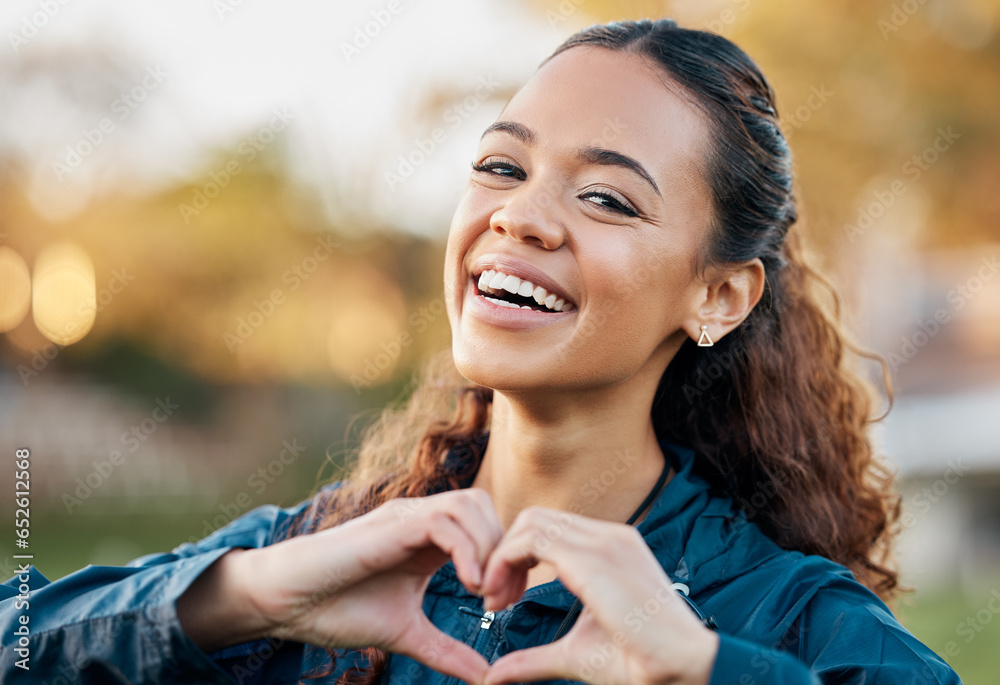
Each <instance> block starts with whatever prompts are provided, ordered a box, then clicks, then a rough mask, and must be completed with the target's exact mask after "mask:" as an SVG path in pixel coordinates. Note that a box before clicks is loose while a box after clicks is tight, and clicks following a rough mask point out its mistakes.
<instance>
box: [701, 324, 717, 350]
mask: <svg viewBox="0 0 1000 685" xmlns="http://www.w3.org/2000/svg"><path fill="white" fill-rule="evenodd" d="M714 344H715V343H714V342H712V339H711V338H710V337H709V335H708V326H702V327H701V337H700V338H698V347H711V346H712V345H714Z"/></svg>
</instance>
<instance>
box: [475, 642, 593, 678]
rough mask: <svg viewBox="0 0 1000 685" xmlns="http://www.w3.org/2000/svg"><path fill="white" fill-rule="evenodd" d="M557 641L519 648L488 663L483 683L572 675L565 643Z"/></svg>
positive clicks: (573, 674)
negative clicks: (488, 666)
mask: <svg viewBox="0 0 1000 685" xmlns="http://www.w3.org/2000/svg"><path fill="white" fill-rule="evenodd" d="M561 642H563V641H562V640H557V641H556V642H553V643H552V644H548V645H542V646H541V647H530V648H528V649H519V650H517V651H516V652H511V653H510V654H506V655H504V656H502V657H500V658H499V659H497V660H496V661H494V662H493V665H492V666H490V670H489V672H488V673H487V674H486V681H485V685H500V684H501V683H530V682H532V681H535V680H556V679H559V678H573V677H575V675H576V674H575V673H573V672H572V670H571V669H570V664H569V657H568V656H567V654H566V649H565V646H564V645H562V644H560V643H561Z"/></svg>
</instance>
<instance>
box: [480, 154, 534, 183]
mask: <svg viewBox="0 0 1000 685" xmlns="http://www.w3.org/2000/svg"><path fill="white" fill-rule="evenodd" d="M472 170H473V171H478V172H480V173H484V174H493V175H494V176H505V177H508V178H514V179H517V180H518V181H523V180H524V179H525V178H527V174H525V173H524V170H523V169H521V167H519V166H517V165H516V164H514V163H513V162H511V161H510V160H507V159H504V158H503V157H487V158H486V159H484V160H483V161H482V162H479V163H476V162H473V163H472Z"/></svg>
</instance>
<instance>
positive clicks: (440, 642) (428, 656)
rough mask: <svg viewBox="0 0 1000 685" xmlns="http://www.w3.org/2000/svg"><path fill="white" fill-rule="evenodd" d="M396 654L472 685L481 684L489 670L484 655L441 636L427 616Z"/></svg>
mask: <svg viewBox="0 0 1000 685" xmlns="http://www.w3.org/2000/svg"><path fill="white" fill-rule="evenodd" d="M393 651H397V652H399V653H400V654H403V655H405V656H408V657H410V658H412V659H415V660H417V661H419V662H420V663H422V664H424V665H425V666H428V667H430V668H433V669H434V670H435V671H438V672H440V673H444V674H445V675H449V676H452V677H454V678H458V679H459V680H462V681H464V682H468V683H481V682H482V681H483V678H484V677H485V675H486V672H487V670H488V669H489V663H488V662H487V661H486V659H485V658H484V657H483V655H482V654H480V653H479V652H477V651H476V650H474V649H473V648H472V647H470V646H469V645H467V644H465V643H464V642H459V641H458V640H456V639H455V638H453V637H451V636H450V635H447V634H445V633H443V632H441V630H439V629H438V628H437V627H436V626H435V625H434V624H433V623H431V622H430V619H428V618H427V616H426V615H424V614H421V616H420V618H419V619H418V623H417V626H416V627H415V629H414V630H409V631H407V632H406V633H405V634H404V635H403V636H402V638H401V643H400V644H399V645H395V646H393Z"/></svg>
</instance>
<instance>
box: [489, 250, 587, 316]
mask: <svg viewBox="0 0 1000 685" xmlns="http://www.w3.org/2000/svg"><path fill="white" fill-rule="evenodd" d="M491 269H492V270H493V271H500V272H501V273H505V274H507V275H508V276H517V277H518V278H520V279H522V280H526V281H531V282H532V283H533V284H535V285H536V286H541V287H543V288H545V290H547V291H548V292H549V293H550V294H552V295H555V296H556V298H561V299H563V300H565V301H566V302H569V303H571V304H573V305H574V306H576V301H575V300H574V299H573V298H571V297H569V296H568V295H567V294H566V290H565V289H564V288H563V287H562V286H560V285H559V284H558V283H556V282H555V281H554V280H552V279H551V278H549V277H548V275H546V273H545V272H544V271H542V270H541V269H539V268H538V267H537V266H534V265H533V264H529V263H528V262H525V261H523V260H520V259H517V258H515V257H507V256H504V255H484V256H482V257H480V258H479V259H478V260H476V262H475V265H474V266H473V267H472V271H471V273H472V276H473V278H474V279H478V278H479V275H480V274H482V273H483V272H484V271H489V270H491Z"/></svg>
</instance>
